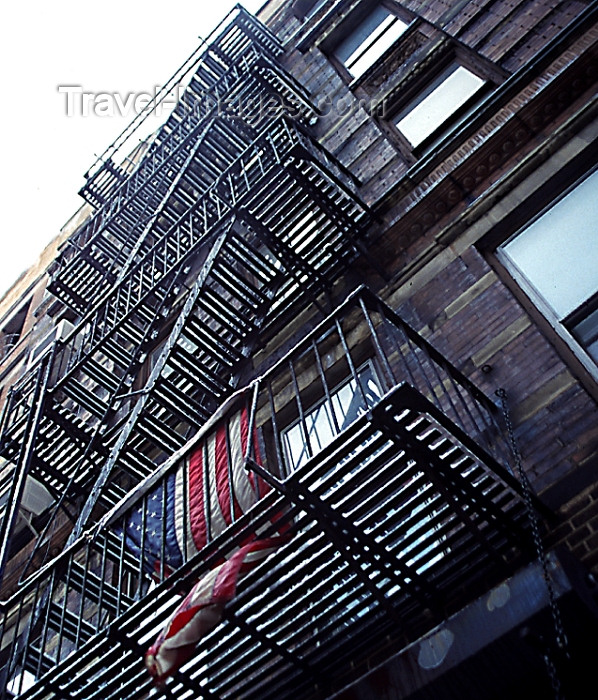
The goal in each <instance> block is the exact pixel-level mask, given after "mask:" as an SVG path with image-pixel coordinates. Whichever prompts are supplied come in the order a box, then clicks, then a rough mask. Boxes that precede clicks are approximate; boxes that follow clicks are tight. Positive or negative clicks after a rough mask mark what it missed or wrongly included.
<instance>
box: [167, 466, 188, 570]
mask: <svg viewBox="0 0 598 700" xmlns="http://www.w3.org/2000/svg"><path fill="white" fill-rule="evenodd" d="M181 472H182V479H181V480H182V482H183V528H184V533H185V534H184V537H183V542H184V548H185V551H184V552H182V555H183V563H185V564H186V563H187V561H189V539H190V538H189V537H188V536H187V530H188V529H189V528H188V523H189V522H191V514H190V510H189V509H190V505H189V500H190V499H189V456H187V457H186V458H185V459H184V460H183V464H182V465H181ZM164 519H165V520H166V518H164Z"/></svg>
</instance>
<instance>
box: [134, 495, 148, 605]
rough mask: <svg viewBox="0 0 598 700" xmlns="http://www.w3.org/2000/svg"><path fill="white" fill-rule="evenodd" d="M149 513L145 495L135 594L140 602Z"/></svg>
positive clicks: (142, 505)
mask: <svg viewBox="0 0 598 700" xmlns="http://www.w3.org/2000/svg"><path fill="white" fill-rule="evenodd" d="M147 511H148V500H147V493H145V494H144V496H143V498H142V499H141V513H142V515H141V547H140V549H141V553H140V555H139V581H138V583H137V591H136V592H135V600H140V599H141V595H142V593H143V580H144V577H145V570H144V569H145V567H144V563H145V544H146V539H147V538H146V535H147V517H148V515H147Z"/></svg>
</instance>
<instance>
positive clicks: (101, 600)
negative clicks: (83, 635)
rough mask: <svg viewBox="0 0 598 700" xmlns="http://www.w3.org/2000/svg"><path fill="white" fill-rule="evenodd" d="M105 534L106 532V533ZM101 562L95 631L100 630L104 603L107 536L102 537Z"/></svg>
mask: <svg viewBox="0 0 598 700" xmlns="http://www.w3.org/2000/svg"><path fill="white" fill-rule="evenodd" d="M106 534H107V533H106ZM100 557H101V562H100V575H99V578H100V580H99V584H98V585H99V591H98V625H97V627H96V632H98V631H99V630H100V626H101V625H102V608H103V604H104V590H105V587H106V561H107V557H108V537H107V536H106V537H104V542H103V544H102V550H101V552H100Z"/></svg>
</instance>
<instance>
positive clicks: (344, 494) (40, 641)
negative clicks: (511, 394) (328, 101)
mask: <svg viewBox="0 0 598 700" xmlns="http://www.w3.org/2000/svg"><path fill="white" fill-rule="evenodd" d="M238 402H241V404H242V405H243V406H244V410H245V411H246V415H247V416H248V428H247V432H246V436H249V437H246V440H247V441H248V442H247V446H246V448H245V449H244V453H243V454H244V463H245V466H246V468H247V469H248V470H249V473H251V472H252V471H253V472H256V473H257V476H254V481H253V482H252V483H254V485H255V483H256V481H255V479H257V478H258V477H261V478H263V482H262V483H265V484H269V486H270V490H269V491H268V492H267V493H266V495H264V496H263V497H261V498H260V499H259V500H258V501H257V503H256V504H255V505H254V506H252V507H249V508H247V509H245V510H246V511H247V512H243V510H244V509H243V508H241V509H239V508H237V507H233V504H234V503H240V495H239V492H238V480H236V478H233V476H234V475H233V476H231V478H229V480H228V482H227V483H228V489H229V496H228V503H229V505H230V511H229V512H228V513H216V510H214V509H213V508H212V505H210V506H209V507H208V512H207V515H206V522H207V526H206V528H205V532H204V537H205V542H204V546H202V547H199V546H198V543H197V539H196V537H195V535H194V540H193V542H194V544H189V545H187V544H184V545H183V546H180V543H179V548H178V549H177V552H176V554H173V551H174V550H173V549H172V547H173V543H172V537H173V530H172V528H171V525H170V524H169V523H170V520H169V518H170V517H171V515H170V514H169V513H170V510H169V509H171V508H172V507H173V506H172V504H173V503H174V502H175V501H173V500H172V499H173V498H174V496H173V493H174V492H173V491H172V489H173V488H174V487H173V484H175V483H177V479H178V480H180V479H182V480H183V481H182V482H179V483H185V484H189V483H191V482H190V481H189V479H190V478H191V477H190V476H189V474H190V471H189V470H190V469H191V467H190V466H189V464H190V461H191V459H186V457H188V456H189V455H191V454H197V451H198V450H200V449H201V450H204V452H202V454H203V455H204V458H205V459H208V457H207V455H208V453H209V449H211V448H208V446H207V441H208V440H209V439H212V437H213V435H215V434H217V433H218V431H219V430H220V427H219V426H220V425H221V420H224V418H226V416H228V415H229V414H230V411H232V410H233V408H235V410H237V409H236V406H237V403H238ZM229 405H230V406H231V408H230V411H229V410H228V409H227V410H224V409H223V410H222V411H221V415H220V416H218V415H217V416H216V417H215V418H214V419H213V420H212V422H211V424H208V425H207V426H206V427H205V428H204V429H202V431H200V434H199V435H198V436H197V437H196V438H194V439H193V440H192V441H191V443H189V444H188V445H187V446H186V447H185V448H183V449H182V450H179V452H178V453H177V454H175V455H174V456H173V457H172V458H171V459H170V460H168V461H167V462H166V463H165V464H163V465H161V466H160V467H159V468H158V469H157V470H156V472H155V473H154V474H153V475H152V476H151V477H150V478H149V479H147V480H146V481H145V482H142V483H141V484H139V485H138V486H137V488H136V489H134V490H133V492H132V493H130V494H129V496H128V497H127V498H126V499H124V500H123V501H122V502H121V503H120V504H119V506H117V507H116V508H115V509H114V510H113V511H112V512H111V513H109V514H107V515H106V516H104V517H103V519H102V520H101V521H100V522H99V523H97V524H96V525H95V526H94V528H92V530H90V531H89V532H88V533H87V534H86V536H84V537H83V538H81V539H80V540H78V541H77V542H75V543H74V544H73V545H72V546H70V547H69V548H68V550H66V551H65V552H63V553H62V554H61V555H60V556H59V557H58V558H56V559H55V560H54V561H53V562H51V563H50V564H49V565H48V566H47V567H45V568H44V569H43V570H41V571H38V572H37V573H36V574H35V575H33V576H32V577H30V578H29V579H28V580H27V581H26V582H24V583H23V585H22V586H21V588H20V589H19V591H18V593H17V594H15V595H14V596H13V597H12V598H10V599H9V600H7V601H4V602H3V603H2V604H1V608H0V611H1V615H2V618H1V625H2V626H1V636H0V663H1V665H2V666H3V667H4V672H3V676H2V685H1V686H0V693H2V692H3V693H4V695H0V697H11V695H10V693H13V694H14V695H15V696H17V697H22V698H28V699H33V698H36V699H39V700H41V699H42V698H47V699H48V700H49V699H50V698H55V697H62V696H65V697H66V696H68V697H73V698H75V697H77V698H79V697H80V698H86V700H91V698H96V697H97V698H102V699H103V700H107V699H108V698H113V699H114V700H125V699H126V698H127V699H128V698H130V699H133V698H144V697H147V696H148V693H149V692H150V688H151V680H150V678H149V676H148V675H147V672H146V670H145V668H144V665H143V661H142V657H143V653H144V651H145V650H146V648H147V647H148V646H149V644H150V643H151V641H152V640H153V638H154V637H155V636H156V634H157V631H158V630H159V629H160V627H161V626H162V625H163V624H164V621H165V619H166V618H167V617H168V616H169V615H170V613H171V612H172V610H173V608H175V607H176V605H177V604H178V603H179V602H180V595H179V593H180V592H181V591H185V590H187V589H188V588H189V587H190V585H191V584H192V583H193V581H195V580H197V578H198V577H200V576H202V575H203V574H204V573H206V572H207V571H209V570H210V569H211V568H212V567H213V566H214V565H215V564H216V563H217V562H219V561H221V560H222V558H223V557H226V556H229V555H230V553H231V552H233V551H234V550H235V549H236V548H238V547H239V545H240V544H241V543H243V542H246V541H247V539H248V538H251V537H252V536H255V533H256V532H257V531H258V530H259V531H260V537H261V536H267V535H268V533H271V532H273V531H278V530H280V528H281V524H282V523H286V524H287V525H288V527H289V528H290V533H291V534H292V535H293V536H292V538H291V540H290V542H289V543H288V544H286V545H284V546H283V547H282V548H280V550H279V551H278V552H277V553H275V554H273V555H272V556H271V557H270V558H269V559H267V560H266V562H264V563H263V564H262V565H260V566H259V567H258V568H257V569H256V570H254V571H253V572H252V573H251V574H249V575H248V576H247V577H246V578H245V579H243V580H242V582H241V585H240V588H239V591H238V595H237V597H236V598H235V600H234V601H233V602H232V603H231V604H230V605H228V606H227V608H226V610H225V613H224V619H223V621H222V622H221V623H220V624H219V626H218V627H217V629H216V630H215V631H214V632H212V633H210V634H208V635H207V637H205V638H204V639H203V640H202V641H201V642H200V644H199V646H198V649H197V653H196V654H195V656H194V657H193V659H192V660H191V661H190V662H189V663H188V664H187V665H186V666H184V667H183V669H182V670H181V671H180V672H177V673H175V674H174V677H173V678H172V679H171V680H170V681H169V683H168V686H167V690H166V691H165V692H166V693H167V695H166V696H167V697H177V698H179V697H180V698H187V697H206V698H212V697H218V698H229V697H231V698H232V697H235V698H236V697H243V698H250V697H253V698H260V699H263V698H269V697H275V696H276V697H280V696H281V695H282V696H287V697H288V696H290V694H292V696H293V697H297V698H302V697H313V692H314V687H315V686H318V687H319V688H320V689H323V691H325V690H326V688H327V684H328V683H329V682H332V681H333V679H334V678H337V677H338V675H339V674H340V672H341V669H343V668H346V665H347V662H348V661H349V660H351V661H352V662H353V663H354V666H355V667H356V668H357V667H358V666H359V663H360V661H359V659H360V654H361V653H362V652H363V653H364V654H365V652H366V651H367V652H368V653H371V652H373V651H378V652H379V653H380V654H382V655H384V654H385V653H387V652H388V653H389V654H390V653H393V650H396V649H397V648H401V647H402V646H404V645H405V644H407V643H409V641H413V640H414V639H415V638H417V636H418V635H421V634H423V633H425V632H426V631H427V630H429V629H431V628H432V627H433V626H434V625H436V624H438V623H439V622H440V621H441V620H443V619H445V618H446V616H447V615H449V614H451V613H452V612H454V611H456V610H458V609H460V608H461V607H463V605H464V604H466V603H467V602H468V601H469V600H471V599H472V598H473V597H474V596H475V595H478V594H480V592H482V591H483V590H487V588H488V587H489V586H491V585H493V584H495V583H496V582H498V581H500V580H502V578H504V577H505V576H507V575H509V574H510V573H512V572H513V570H514V569H515V568H516V567H517V566H518V565H519V564H521V563H522V562H524V561H526V560H529V558H530V557H531V556H532V553H531V550H532V548H531V547H530V546H529V537H528V533H527V521H526V517H525V507H524V503H523V499H522V498H521V496H520V493H519V487H518V484H517V483H516V481H515V480H514V479H513V478H512V477H511V475H510V473H509V472H508V471H507V470H506V469H505V468H504V467H503V466H501V464H500V463H499V462H500V461H502V455H503V453H504V449H503V448H504V445H503V444H502V442H501V439H500V432H499V430H498V428H497V426H496V424H495V421H494V406H493V404H492V403H491V402H490V401H489V400H488V399H486V398H485V396H484V395H483V394H482V393H481V392H479V391H478V390H477V389H476V388H475V387H474V386H473V385H472V384H471V383H470V382H469V381H468V380H467V379H466V378H465V377H464V376H463V375H461V374H460V373H459V372H458V371H457V370H456V369H455V368H454V367H452V366H451V365H450V363H449V362H448V361H446V360H445V359H444V358H443V357H442V356H441V355H440V354H439V353H437V352H436V351H435V350H434V349H433V348H432V347H431V346H430V345H429V344H428V343H427V342H426V341H425V340H424V339H423V338H421V336H419V335H418V334H417V333H416V332H415V331H414V330H413V329H411V328H410V327H409V326H408V325H406V324H405V323H403V322H402V321H401V319H400V318H399V317H398V316H397V315H396V314H395V313H394V312H393V311H392V310H391V309H389V308H388V307H387V306H386V305H385V304H383V303H382V302H381V301H380V300H379V299H378V298H377V297H375V296H374V295H372V294H371V293H369V292H368V291H367V290H360V291H358V292H356V293H355V294H354V295H352V296H351V297H350V298H349V299H348V300H347V302H345V303H344V304H343V305H342V306H341V307H339V308H338V309H337V311H336V312H334V314H332V316H330V317H329V318H328V319H327V320H326V321H324V322H323V323H321V324H320V325H319V326H317V327H316V328H315V329H314V330H313V332H312V333H310V334H309V336H307V337H305V338H304V339H303V340H302V341H301V342H299V343H298V344H297V346H296V347H294V348H293V350H292V351H291V352H290V353H289V354H287V355H285V356H283V357H282V358H280V359H278V360H277V361H275V362H274V363H273V364H272V366H271V367H270V369H268V370H267V371H266V372H265V373H264V374H262V376H260V378H259V379H257V380H255V381H254V382H253V384H252V385H251V387H250V388H249V389H248V390H247V391H244V392H239V393H238V395H236V398H233V399H231V400H230V401H229ZM227 420H228V419H227ZM214 439H215V438H214ZM225 443H226V445H227V447H226V451H227V454H229V455H230V454H232V447H231V444H232V443H231V442H230V438H226V440H225ZM223 444H224V443H223ZM206 464H207V462H206ZM186 470H187V471H186ZM210 474H211V472H210V470H209V469H208V467H207V466H206V467H205V471H204V477H203V478H204V481H203V487H204V488H203V493H204V494H205V493H207V491H206V489H208V490H210V489H213V488H214V482H213V481H212V482H210V478H211V477H210ZM185 488H187V487H185ZM185 488H183V491H185ZM185 493H187V492H185ZM210 493H212V491H210ZM187 496H188V497H187ZM187 496H185V497H183V498H180V497H178V500H177V501H176V503H177V506H176V507H177V508H178V513H179V516H178V517H179V520H178V522H179V525H180V523H183V524H184V525H183V530H185V531H186V530H187V529H188V526H187V523H189V522H191V520H193V518H194V517H195V516H193V514H192V512H191V510H192V508H193V505H192V503H191V501H192V498H191V496H189V494H188V493H187ZM225 500H226V499H225ZM255 500H256V498H255V497H254V498H253V501H255ZM208 501H209V499H208V498H203V501H202V502H203V504H204V506H205V504H206V503H207V502H208ZM253 501H252V502H253ZM219 519H220V520H223V522H225V523H226V522H228V523H229V524H228V525H226V524H225V525H224V526H222V525H221V526H219V525H218V522H217V521H218V520H219ZM273 523H275V524H273ZM175 529H176V526H175ZM198 549H199V551H198ZM167 574H170V575H169V576H167ZM154 692H155V693H156V696H160V692H159V691H157V690H156V691H154ZM285 694H286V695H285Z"/></svg>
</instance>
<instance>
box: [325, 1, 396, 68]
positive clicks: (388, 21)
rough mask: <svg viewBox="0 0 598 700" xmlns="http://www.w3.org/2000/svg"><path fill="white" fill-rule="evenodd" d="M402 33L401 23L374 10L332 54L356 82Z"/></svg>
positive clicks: (392, 16) (380, 9)
mask: <svg viewBox="0 0 598 700" xmlns="http://www.w3.org/2000/svg"><path fill="white" fill-rule="evenodd" d="M406 29H407V24H405V22H401V20H400V19H398V18H397V17H395V16H394V15H392V14H390V13H389V12H388V10H386V9H385V8H384V7H380V6H378V7H376V8H375V9H374V10H373V11H372V12H370V14H369V15H368V16H367V18H366V19H365V20H363V22H361V23H360V24H359V25H358V26H357V27H356V28H355V29H354V30H353V31H352V32H351V34H349V36H347V38H346V39H344V40H343V41H342V42H341V43H340V44H339V45H338V46H337V48H336V51H335V52H334V54H335V56H336V57H337V58H338V59H339V61H341V62H342V63H343V64H344V66H345V68H346V69H347V70H348V71H349V72H350V73H351V75H352V76H353V77H354V78H358V77H359V76H360V75H363V73H365V71H366V70H367V69H368V68H369V67H370V66H372V65H373V64H374V63H375V62H376V61H377V60H378V59H379V58H380V56H382V54H383V53H384V52H385V51H386V50H387V49H389V48H390V47H391V46H392V45H393V43H394V42H395V41H396V40H397V39H398V38H399V37H400V36H401V34H403V32H404V31H405V30H406Z"/></svg>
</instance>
